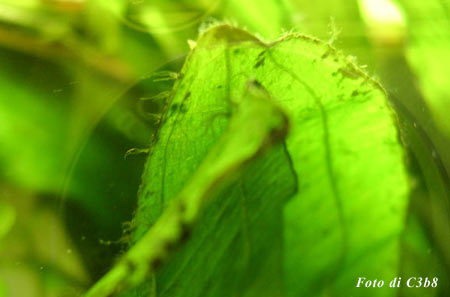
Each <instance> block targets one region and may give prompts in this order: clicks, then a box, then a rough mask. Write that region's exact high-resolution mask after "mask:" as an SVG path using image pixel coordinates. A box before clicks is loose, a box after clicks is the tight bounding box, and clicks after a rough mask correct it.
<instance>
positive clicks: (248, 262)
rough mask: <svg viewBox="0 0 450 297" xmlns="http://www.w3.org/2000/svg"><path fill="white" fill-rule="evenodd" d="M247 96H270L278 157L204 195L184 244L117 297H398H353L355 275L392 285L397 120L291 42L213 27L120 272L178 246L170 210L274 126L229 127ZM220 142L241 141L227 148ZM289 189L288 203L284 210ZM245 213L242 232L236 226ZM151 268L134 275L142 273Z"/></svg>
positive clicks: (400, 165) (323, 48) (186, 77)
mask: <svg viewBox="0 0 450 297" xmlns="http://www.w3.org/2000/svg"><path fill="white" fill-rule="evenodd" d="M249 82H251V83H249ZM248 93H250V94H252V93H256V94H259V95H257V96H256V97H258V98H266V97H272V98H273V100H274V101H275V102H277V103H278V104H280V106H281V107H282V108H283V109H284V110H285V112H286V114H287V116H288V118H289V119H290V123H291V125H290V126H291V130H290V132H289V135H288V137H287V139H286V140H285V143H284V146H282V147H284V148H285V150H282V149H281V148H280V146H275V147H274V149H273V150H271V151H270V152H269V153H268V154H266V155H264V157H260V158H258V159H256V160H255V161H254V162H252V163H251V166H249V167H247V168H246V169H242V170H240V171H239V172H238V173H239V175H238V176H236V175H234V176H235V177H234V182H231V183H230V184H228V186H226V187H225V188H224V187H221V189H222V190H216V191H213V192H211V193H210V194H213V195H212V196H214V197H215V198H211V197H210V198H209V199H208V201H210V205H209V206H207V207H205V208H204V209H203V208H202V209H201V208H194V209H195V210H196V212H195V215H187V217H188V218H197V217H198V221H197V223H196V224H195V226H193V233H192V237H191V238H190V240H188V241H187V242H186V244H185V245H184V246H183V247H181V248H178V249H177V250H176V252H174V254H173V256H172V257H170V258H169V260H168V261H169V262H168V263H167V264H166V265H163V266H162V267H161V269H159V270H158V271H157V273H156V275H155V276H154V277H153V279H151V280H150V278H149V279H148V281H146V282H144V283H143V284H142V285H141V286H139V287H138V288H137V289H136V290H135V291H134V292H130V293H129V294H126V296H144V295H145V294H150V293H152V294H156V295H155V296H215V297H217V296H323V295H332V296H347V295H352V294H353V295H361V294H364V296H393V295H395V294H396V290H395V289H391V288H387V289H386V288H383V289H376V290H375V289H373V290H371V289H362V288H355V285H356V282H357V279H358V277H360V276H363V277H367V278H368V279H375V278H377V279H384V280H385V281H389V280H390V278H394V277H395V276H397V273H398V265H399V255H398V250H399V236H400V234H401V232H402V230H403V221H404V216H405V206H406V202H407V195H408V192H409V184H408V176H407V173H406V170H405V164H404V153H403V149H402V146H401V144H400V143H399V135H398V131H397V128H396V120H395V116H394V113H393V112H392V110H391V109H390V107H389V105H388V103H387V100H386V95H385V93H384V91H383V89H382V88H381V87H380V86H379V85H378V84H377V83H376V82H374V81H373V80H371V79H370V78H369V77H368V76H367V75H366V74H365V73H364V72H363V71H361V70H360V69H359V68H358V67H357V66H355V65H354V64H352V63H351V62H349V61H348V60H347V59H346V58H345V57H344V56H343V55H342V54H340V53H339V52H337V51H336V50H335V49H333V48H332V47H331V46H330V45H329V44H327V43H323V42H321V41H319V40H316V39H313V38H310V37H306V36H303V35H299V34H288V35H286V36H284V37H283V38H281V39H279V40H278V41H276V42H274V43H270V44H265V43H263V42H261V41H259V40H258V39H256V38H255V37H253V36H251V35H250V34H248V33H246V32H245V31H242V30H240V29H236V28H233V27H230V26H226V25H223V26H216V27H213V28H211V29H209V30H207V31H206V32H205V33H204V34H203V35H202V36H201V37H200V38H199V40H198V42H197V46H196V48H195V49H194V50H193V51H192V52H191V54H190V56H189V57H188V59H187V61H186V63H185V65H184V67H183V70H182V72H181V79H179V80H178V81H177V83H176V84H175V87H174V91H173V97H172V98H171V101H170V102H169V104H168V106H167V107H166V111H165V114H164V115H163V118H162V122H161V127H160V129H159V130H158V132H157V134H156V135H155V137H154V141H153V143H152V147H151V153H150V157H149V159H148V161H147V164H146V168H145V171H144V175H143V182H142V185H141V189H140V192H139V207H138V211H137V213H136V217H135V219H134V224H135V227H136V232H135V237H134V242H135V243H136V245H135V246H134V247H132V248H131V250H130V252H129V253H128V254H127V255H126V256H125V258H124V259H129V258H130V257H131V255H134V256H133V257H136V258H134V259H135V260H134V261H136V263H137V262H138V256H137V255H136V254H135V253H134V252H133V251H134V250H136V249H139V248H142V246H143V242H145V243H146V244H145V246H146V248H147V250H151V246H153V245H161V244H162V243H163V241H162V239H161V236H159V237H158V236H157V234H160V235H162V234H166V233H167V234H170V233H172V234H173V233H175V231H174V230H176V228H175V229H174V227H173V225H171V223H170V220H176V218H177V216H179V215H178V214H176V213H174V212H175V210H174V206H173V205H177V204H179V203H180V201H183V199H185V202H186V203H187V205H196V204H197V203H198V201H199V200H201V199H199V200H196V199H197V198H195V197H197V196H198V197H203V198H202V199H206V198H205V197H206V196H209V195H203V194H202V195H199V193H200V194H201V193H205V189H206V188H207V186H208V185H209V184H211V183H212V182H213V181H214V175H212V174H211V172H226V170H225V168H233V164H234V163H235V164H239V162H236V160H239V158H240V156H241V154H242V153H243V152H244V151H245V150H246V145H245V144H246V143H248V142H252V141H253V139H254V137H255V135H260V134H261V133H263V134H264V133H265V132H267V131H269V130H270V129H269V130H267V129H268V127H271V126H274V124H273V121H274V120H275V119H276V117H273V116H268V115H267V114H265V113H263V112H260V113H261V114H260V115H258V114H254V115H253V117H254V118H252V117H251V114H249V115H248V117H247V118H246V119H245V121H244V120H241V121H239V120H234V119H238V118H239V113H237V114H236V112H235V108H237V109H238V110H240V109H245V106H246V104H248V102H247V100H246V98H248V97H249V96H248V95H247V96H246V95H244V96H243V95H242V94H248ZM246 102H247V103H246ZM229 114H232V115H233V114H236V115H233V116H232V117H231V120H229V116H228V115H229ZM278 121H279V120H278ZM236 125H239V128H236ZM275 126H276V125H275ZM227 127H228V128H227ZM224 131H226V132H224ZM272 134H273V133H272ZM224 139H227V141H225V140H224ZM230 139H238V140H239V141H237V140H236V143H235V144H237V145H236V146H232V145H231V144H232V143H233V142H232V140H230ZM224 143H227V144H228V145H226V144H224ZM255 143H256V142H255ZM231 147H232V148H233V149H231V150H230V148H231ZM220 148H222V149H220ZM217 151H219V152H220V151H221V154H219V157H220V158H219V157H217V156H216V157H215V158H213V157H212V156H215V155H216V154H218V152H217ZM233 160H234V161H233ZM241 160H242V159H241ZM233 162H234V163H233ZM293 170H294V171H293ZM212 177H213V178H212ZM216 178H217V176H216ZM292 178H295V179H297V183H298V192H297V194H296V195H295V197H293V198H292V199H291V200H289V201H288V198H289V197H290V195H289V189H291V191H293V190H295V188H296V186H295V183H293V182H291V181H290V180H291V179H292ZM219 180H220V179H219ZM217 182H218V181H216V182H214V183H217ZM242 190H243V191H242ZM188 193H189V195H188ZM243 193H245V194H243ZM187 197H189V198H187ZM174 199H175V200H174ZM244 200H245V209H246V210H247V211H246V213H247V215H246V217H247V220H249V222H250V223H245V219H240V218H239V216H240V215H239V213H237V212H242V209H243V208H244V207H242V206H241V207H239V204H241V205H242V204H243V203H244ZM274 200H275V201H274ZM173 201H175V202H173ZM196 201H197V202H196ZM171 205H172V206H171ZM280 210H282V212H281V211H280ZM186 214H189V212H188V211H186ZM169 215H170V216H172V218H170V217H169ZM264 218H267V219H264ZM193 221H194V220H192V221H190V222H193ZM164 226H165V227H164ZM149 228H150V229H149ZM151 234H154V235H151ZM242 237H244V239H243V238H242ZM150 238H151V240H150ZM245 238H247V239H245ZM153 240H155V242H154V241H153ZM177 243H179V242H178V241H177ZM249 246H250V248H249ZM156 251H158V249H156ZM164 255H165V256H167V255H166V254H164ZM149 260H150V258H148V257H147V256H146V257H141V259H140V262H139V263H147V267H148V264H149V263H150V262H149ZM139 265H144V264H139ZM132 266H133V267H134V265H132ZM151 271H153V269H150V270H146V271H144V272H143V273H142V274H141V275H140V277H139V278H134V279H135V280H137V279H138V280H142V279H143V278H144V277H145V276H147V277H150V274H149V272H151ZM122 273H123V274H126V273H129V270H125V271H122ZM281 278H283V279H281ZM107 279H108V278H106V279H104V280H103V281H102V282H103V283H105V282H106V283H108V282H110V283H112V282H114V280H112V279H109V281H108V280H107ZM137 282H138V281H134V282H132V283H133V284H135V283H137ZM128 284H130V282H129V283H128ZM386 287H387V286H386ZM362 291H364V292H363V293H361V292H362ZM98 296H103V295H98ZM152 296H153V295H152Z"/></svg>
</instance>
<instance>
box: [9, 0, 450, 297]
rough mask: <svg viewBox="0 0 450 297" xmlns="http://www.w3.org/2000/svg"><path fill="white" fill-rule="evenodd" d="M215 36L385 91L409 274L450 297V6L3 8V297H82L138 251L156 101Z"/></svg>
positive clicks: (269, 0)
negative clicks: (337, 68)
mask: <svg viewBox="0 0 450 297" xmlns="http://www.w3.org/2000/svg"><path fill="white" fill-rule="evenodd" d="M217 21H226V22H230V23H232V24H236V25H238V26H240V27H242V28H246V29H247V30H249V31H251V32H253V33H256V34H257V35H258V36H259V37H261V38H262V39H264V40H267V41H271V40H275V39H276V38H278V37H279V36H280V35H281V34H282V33H283V32H286V31H291V30H293V31H297V32H300V33H304V34H308V35H313V36H316V37H319V38H321V39H323V40H328V42H330V43H332V44H333V45H334V46H335V47H337V48H340V49H342V50H343V52H344V53H345V54H347V55H350V56H353V57H354V59H355V60H356V61H357V62H358V63H359V65H361V66H362V67H364V68H365V69H366V71H367V72H368V73H369V74H371V75H372V76H374V77H375V78H376V79H378V80H380V81H381V82H382V84H383V85H384V87H385V88H386V89H387V92H388V94H389V98H390V100H391V102H392V104H393V106H394V108H395V109H396V110H397V112H398V113H399V116H400V126H401V131H402V138H403V142H404V144H405V148H406V149H407V150H408V152H409V158H408V163H409V164H408V165H409V167H410V170H411V173H412V175H413V176H414V184H413V185H412V187H413V192H412V195H411V198H410V206H409V211H408V213H409V214H408V220H407V222H406V225H407V228H406V230H405V234H404V243H403V245H402V251H401V252H402V257H403V258H404V261H403V267H402V271H404V272H406V271H407V272H408V273H413V272H415V271H417V273H418V274H421V275H422V276H425V275H427V273H428V272H430V273H431V272H435V271H439V272H440V273H441V275H444V276H445V275H446V276H447V279H446V280H445V279H444V280H442V282H443V283H445V282H446V284H447V287H446V289H445V287H444V289H442V291H441V293H442V292H444V294H445V292H447V293H448V292H449V291H448V285H449V282H448V275H449V273H450V225H449V213H450V211H449V201H450V198H449V197H450V186H449V178H448V176H449V172H450V115H449V114H450V87H449V76H450V2H449V1H446V0H429V1H419V0H397V1H393V0H392V1H390V0H359V1H357V0H322V1H307V0H240V1H238V0H196V1H185V0H178V1H170V0H155V1H149V0H128V1H125V0H115V1H111V0H109V1H108V0H0V297H3V296H20V297H22V296H24V297H34V296H79V295H80V294H81V293H82V292H84V291H85V290H86V289H87V288H88V287H89V286H90V285H91V284H92V283H93V282H95V281H96V280H97V279H98V278H99V277H101V275H103V274H104V273H105V272H106V271H107V270H108V268H109V267H110V266H111V264H112V263H113V262H114V261H115V259H117V257H118V256H120V254H121V253H123V251H125V250H126V248H127V242H128V240H127V238H128V236H129V233H130V224H129V222H130V220H131V218H132V215H133V211H134V209H135V206H136V193H137V189H138V186H139V183H140V175H141V171H142V168H143V165H144V162H145V154H133V155H130V156H128V157H127V158H124V156H125V153H126V152H127V151H128V150H129V149H132V148H145V147H148V145H149V143H150V137H151V135H152V133H153V131H154V129H155V123H156V121H155V119H157V117H158V114H159V113H160V111H161V108H162V103H161V102H158V101H155V100H145V99H148V98H151V97H152V96H155V95H157V94H159V93H160V92H161V91H164V90H167V89H168V88H170V86H171V84H172V82H173V81H172V80H171V79H170V73H171V72H167V71H173V72H176V71H178V70H179V69H180V67H181V65H182V63H183V60H184V58H185V56H186V54H187V53H188V52H189V43H188V40H195V39H196V37H197V35H198V32H199V30H202V28H205V27H206V26H208V24H211V23H215V22H217ZM161 71H163V72H161ZM162 74H169V75H167V79H155V78H156V77H158V76H159V77H160V76H161V75H162ZM445 290H447V291H445ZM417 294H419V295H417V296H421V295H420V293H417ZM442 296H444V295H442ZM445 296H448V295H445Z"/></svg>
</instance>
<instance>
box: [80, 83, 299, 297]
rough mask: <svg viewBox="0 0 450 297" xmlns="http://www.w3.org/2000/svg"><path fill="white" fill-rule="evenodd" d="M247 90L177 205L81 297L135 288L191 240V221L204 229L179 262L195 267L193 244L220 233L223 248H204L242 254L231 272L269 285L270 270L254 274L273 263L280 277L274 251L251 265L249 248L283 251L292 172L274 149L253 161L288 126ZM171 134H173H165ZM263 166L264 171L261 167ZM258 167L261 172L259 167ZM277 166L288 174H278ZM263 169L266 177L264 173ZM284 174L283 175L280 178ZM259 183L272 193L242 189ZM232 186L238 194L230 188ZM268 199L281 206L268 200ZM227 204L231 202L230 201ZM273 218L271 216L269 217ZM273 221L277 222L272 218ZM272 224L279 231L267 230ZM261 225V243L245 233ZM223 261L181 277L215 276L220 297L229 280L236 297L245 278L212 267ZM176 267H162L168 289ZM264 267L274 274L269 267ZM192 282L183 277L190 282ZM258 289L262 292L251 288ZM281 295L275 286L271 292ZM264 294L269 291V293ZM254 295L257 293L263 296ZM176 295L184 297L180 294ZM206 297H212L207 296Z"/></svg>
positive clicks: (256, 92) (261, 96)
mask: <svg viewBox="0 0 450 297" xmlns="http://www.w3.org/2000/svg"><path fill="white" fill-rule="evenodd" d="M248 88H249V89H248V93H245V95H244V96H243V98H245V99H244V100H243V101H242V103H241V104H240V105H239V107H238V110H237V111H236V112H235V115H234V116H233V117H232V118H231V120H230V123H229V125H228V126H227V128H226V131H225V132H224V133H223V135H222V136H221V137H220V139H219V140H218V141H217V143H216V144H215V145H214V147H213V148H212V149H211V151H210V152H209V153H208V154H207V155H206V157H205V158H204V160H203V161H202V162H201V164H200V165H199V167H198V170H197V171H195V173H193V175H192V177H191V178H190V179H189V181H188V182H187V184H186V185H185V186H184V187H183V188H182V190H181V191H180V192H179V194H178V195H177V198H176V199H175V200H174V201H173V202H172V203H171V204H170V206H168V207H167V209H166V210H165V211H164V212H163V213H162V214H161V216H160V217H159V219H158V220H157V221H156V222H155V224H154V226H153V227H152V228H151V229H150V230H149V231H148V232H146V233H145V234H144V235H143V236H142V238H141V239H140V241H139V242H138V243H137V244H136V245H134V246H133V247H132V248H131V249H130V251H129V252H128V253H127V254H126V255H125V256H124V257H123V258H122V260H121V261H120V262H119V263H118V265H116V266H115V267H114V268H113V269H112V270H111V271H110V272H109V273H108V274H107V275H106V276H105V277H104V278H103V279H102V280H100V282H98V283H97V284H96V285H95V286H94V287H93V288H92V289H91V290H90V291H89V292H88V294H87V295H86V296H96V297H100V296H110V294H112V293H114V292H120V291H121V290H123V289H124V288H127V287H132V286H133V285H137V284H139V283H141V282H142V280H143V279H144V278H145V277H147V276H148V275H150V273H152V272H154V271H155V269H156V268H157V267H158V266H159V265H160V263H161V262H162V261H165V260H166V259H167V258H168V256H169V254H170V253H171V251H172V250H173V249H174V247H176V246H177V245H179V244H180V243H182V242H183V241H184V240H185V238H186V237H187V236H189V233H190V232H191V229H192V226H193V225H194V224H195V223H196V222H197V221H198V225H199V226H203V228H204V229H203V230H202V229H199V228H196V229H195V230H194V233H193V235H192V238H193V239H192V240H191V241H190V243H189V244H188V245H187V246H186V247H185V248H184V249H183V250H181V251H180V252H179V254H178V255H177V257H179V258H180V261H181V262H184V263H187V261H191V260H197V259H196V255H197V252H198V249H199V248H200V246H199V244H201V245H202V246H201V248H203V242H204V241H205V240H208V237H210V235H212V234H216V235H217V234H218V233H220V228H222V233H221V236H220V237H221V238H220V239H221V240H218V241H211V242H210V243H211V245H210V246H209V248H211V249H214V250H217V249H221V250H222V251H223V253H226V254H227V255H228V257H232V256H233V254H234V252H236V249H238V250H240V251H242V252H241V254H243V253H247V255H248V257H247V258H245V259H244V261H243V262H241V261H237V262H236V265H237V267H238V268H241V267H246V266H247V267H248V270H250V269H251V271H253V273H256V274H258V275H265V280H266V281H267V280H269V279H273V276H272V273H268V272H270V270H264V271H263V273H261V272H260V271H259V269H257V268H261V267H264V266H263V265H264V264H265V263H266V264H267V263H270V264H272V263H271V262H273V261H275V264H276V263H278V265H279V268H280V269H279V275H280V276H281V274H282V273H281V268H282V267H281V254H280V248H278V249H274V250H273V251H274V255H273V257H270V256H269V257H268V255H269V254H266V255H265V256H266V261H261V260H260V258H259V257H256V258H255V254H250V248H251V247H253V246H254V250H255V251H259V252H260V253H262V252H265V250H262V249H261V247H263V246H273V245H274V244H275V245H277V246H278V247H280V246H281V242H282V238H281V232H280V231H281V225H282V220H281V218H282V216H281V212H282V205H283V203H284V202H285V200H286V199H287V198H289V197H291V196H292V195H293V194H294V193H295V186H296V185H295V176H294V175H293V171H292V168H290V160H289V159H288V158H287V155H286V151H285V148H284V146H277V147H276V149H274V150H273V153H272V151H271V153H270V154H269V156H268V158H262V159H257V157H258V156H260V155H261V154H263V153H264V152H265V151H266V150H268V149H269V148H270V147H271V146H272V145H273V144H275V143H279V141H280V140H281V139H282V138H283V137H284V136H285V135H286V132H287V118H286V116H285V115H284V113H283V112H282V111H281V110H280V109H279V108H277V107H276V106H275V105H274V104H273V103H272V102H271V100H270V98H269V96H268V94H267V93H266V92H265V90H264V89H262V88H261V87H260V86H259V85H258V84H254V83H253V82H249V86H248ZM242 126H246V127H248V128H249V130H246V129H242ZM161 132H163V131H161ZM169 133H171V132H170V131H169ZM280 158H283V159H284V161H285V162H280V160H283V159H280ZM261 161H263V163H260V162H261ZM258 163H259V165H257V164H258ZM280 165H286V166H281V167H280ZM262 169H266V171H264V170H262ZM286 169H287V170H288V171H287V172H283V170H286ZM279 170H281V172H283V173H284V174H283V175H282V176H280V177H282V179H280V178H275V179H274V177H273V176H271V175H267V174H266V173H267V172H272V173H273V174H275V173H276V172H280V171H279ZM262 182H266V183H263V184H266V185H267V186H269V185H270V186H272V187H273V189H272V190H267V189H266V187H261V191H262V192H258V191H256V192H252V193H249V194H247V190H248V188H247V187H249V188H250V189H252V188H254V186H259V185H260V184H261V183H262ZM230 183H231V186H230ZM237 184H239V186H236V185H237ZM274 194H276V196H278V197H279V198H278V199H273V197H274V196H273V195H274ZM230 197H232V198H234V199H229V198H230ZM261 198H263V199H261ZM264 198H265V199H264ZM263 202H264V203H263ZM236 203H237V205H236ZM275 210H276V213H274V211H275ZM265 214H267V216H266V215H265ZM274 214H276V215H275V216H274ZM237 221H239V222H241V223H242V228H243V230H236V229H235V228H234V227H232V226H233V224H234V225H235V226H237V227H239V225H240V224H236V222H237ZM274 222H277V224H273V223H274ZM265 224H266V225H267V227H268V229H267V230H266V231H267V233H266V235H265V236H256V237H254V234H256V233H253V232H252V233H250V231H253V229H254V228H255V227H257V230H258V229H259V228H260V227H261V225H265ZM228 227H231V229H229V228H228ZM199 231H200V232H199ZM255 231H256V230H255ZM272 236H277V237H279V240H277V241H273V240H272V239H273V237H272ZM235 241H238V242H239V244H238V245H237V246H236V245H232V244H235V243H236V242H235ZM253 244H254V245H253ZM204 255H205V256H206V255H207V254H204ZM250 256H252V257H250ZM277 256H278V257H277ZM209 259H211V258H209ZM222 259H223V255H222V254H217V255H216V256H215V259H214V261H213V262H211V261H207V260H208V259H207V258H206V257H204V258H203V259H202V261H201V262H197V261H196V262H195V264H194V265H189V266H187V269H193V270H194V272H197V273H201V272H204V271H205V270H209V271H211V272H212V273H213V274H219V275H221V276H226V277H224V278H221V279H223V280H224V281H223V282H217V284H218V285H216V287H215V288H216V289H217V292H220V291H221V290H223V289H224V288H225V286H229V285H230V279H229V278H230V277H232V278H234V279H233V281H232V282H231V284H232V285H233V286H234V289H235V290H236V293H238V292H239V289H241V288H242V286H243V283H242V281H241V279H242V277H244V276H245V275H241V276H238V275H236V273H235V270H234V269H228V268H227V269H222V268H221V267H220V266H217V265H215V262H216V263H217V262H219V261H221V260H222ZM178 262H179V261H172V262H170V263H169V265H168V266H167V267H168V269H169V274H168V278H169V279H168V281H167V284H170V283H172V278H174V277H177V274H173V273H170V272H171V270H172V269H170V265H171V264H172V263H173V264H175V267H177V263H178ZM250 262H251V263H250ZM268 266H269V267H271V268H273V267H272V265H268ZM234 268H236V267H234ZM175 269H178V268H175ZM242 272H245V270H243V271H242ZM194 274H195V273H194ZM194 274H192V273H188V275H191V276H193V275H194ZM251 281H252V279H248V281H247V280H246V282H251ZM266 283H267V284H269V283H268V282H266ZM219 284H220V285H219ZM187 285H189V282H188V283H187ZM259 287H261V286H258V287H257V288H259ZM281 287H282V283H281V279H280V282H279V286H278V287H277V291H278V290H280V289H281ZM207 288H208V286H206V283H204V284H203V285H198V286H194V287H192V290H193V292H195V293H200V292H202V291H204V290H206V289H207ZM270 288H273V287H272V285H270ZM167 289H169V290H171V289H172V288H170V286H169V287H168V288H167ZM144 290H146V288H144ZM259 292H260V293H261V291H259ZM179 293H182V294H184V293H183V292H179ZM208 294H211V291H210V293H208ZM211 296H214V294H213V295H211Z"/></svg>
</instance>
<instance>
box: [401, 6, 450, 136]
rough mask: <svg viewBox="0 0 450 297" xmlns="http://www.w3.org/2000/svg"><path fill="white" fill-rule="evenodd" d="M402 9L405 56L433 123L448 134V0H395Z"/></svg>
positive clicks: (449, 102)
mask: <svg viewBox="0 0 450 297" xmlns="http://www.w3.org/2000/svg"><path fill="white" fill-rule="evenodd" d="M396 2H398V3H399V4H401V6H402V8H403V9H404V10H405V13H406V17H407V19H408V23H409V27H408V28H409V31H410V32H409V40H410V42H409V44H408V48H407V53H406V58H407V59H408V62H409V64H410V66H411V68H412V69H413V71H414V72H415V74H416V75H417V77H418V82H419V84H420V87H421V90H422V92H423V95H424V97H425V99H426V103H427V105H428V108H429V109H430V111H431V113H432V115H433V118H434V119H435V121H436V124H437V126H438V127H439V128H440V129H441V130H442V132H443V134H444V135H447V138H448V135H449V133H450V120H449V118H448V114H447V111H448V110H449V109H450V90H449V88H448V79H447V77H448V76H449V74H450V72H449V71H450V70H449V69H450V55H449V54H448V53H449V51H450V36H449V33H448V32H449V30H450V7H449V4H448V1H447V2H446V1H440V0H432V1H427V2H422V1H404V0H397V1H396Z"/></svg>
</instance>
